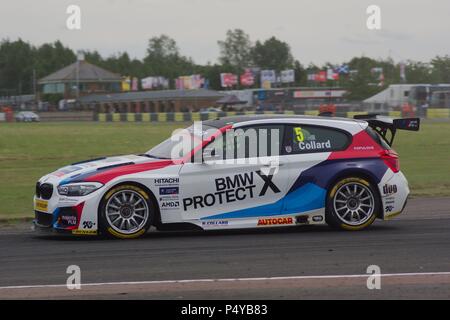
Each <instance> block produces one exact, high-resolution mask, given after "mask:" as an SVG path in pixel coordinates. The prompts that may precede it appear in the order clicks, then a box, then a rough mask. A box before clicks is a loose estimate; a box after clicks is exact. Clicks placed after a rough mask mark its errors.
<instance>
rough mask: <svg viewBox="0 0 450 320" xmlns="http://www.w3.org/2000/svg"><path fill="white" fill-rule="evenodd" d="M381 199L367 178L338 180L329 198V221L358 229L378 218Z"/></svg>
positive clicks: (344, 227)
mask: <svg viewBox="0 0 450 320" xmlns="http://www.w3.org/2000/svg"><path fill="white" fill-rule="evenodd" d="M379 208H380V199H379V196H378V193H377V192H376V189H375V187H374V186H372V184H371V183H370V182H369V181H367V180H366V179H363V178H359V177H349V178H345V179H342V180H340V181H338V182H337V183H336V184H335V185H334V186H333V188H332V189H331V191H330V192H329V195H328V199H327V215H326V218H327V223H328V224H329V225H331V226H332V227H336V228H339V229H343V230H350V231H358V230H363V229H365V228H367V227H369V226H370V225H371V224H372V223H373V222H374V221H375V219H376V217H377V213H378V211H379Z"/></svg>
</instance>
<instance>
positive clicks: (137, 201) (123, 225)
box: [99, 184, 155, 239]
mask: <svg viewBox="0 0 450 320" xmlns="http://www.w3.org/2000/svg"><path fill="white" fill-rule="evenodd" d="M154 213H155V209H154V206H153V203H152V201H151V198H150V196H149V194H148V193H147V192H146V191H145V190H144V189H142V188H141V187H138V186H135V185H131V184H130V185H120V186H117V187H115V188H113V189H111V190H109V191H108V192H107V193H106V194H105V196H104V197H103V199H102V201H101V204H100V215H99V216H100V228H101V231H102V233H104V234H106V235H108V236H112V237H115V238H119V239H132V238H138V237H140V236H142V235H143V234H145V233H146V232H147V230H148V229H149V228H150V225H151V224H152V222H153V218H154V216H155V214H154Z"/></svg>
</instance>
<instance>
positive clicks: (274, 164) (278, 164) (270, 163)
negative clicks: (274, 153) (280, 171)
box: [263, 161, 285, 168]
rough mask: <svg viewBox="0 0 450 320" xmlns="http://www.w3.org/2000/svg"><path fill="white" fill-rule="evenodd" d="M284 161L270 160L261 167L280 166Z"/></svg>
mask: <svg viewBox="0 0 450 320" xmlns="http://www.w3.org/2000/svg"><path fill="white" fill-rule="evenodd" d="M284 165H285V163H284V162H282V161H270V162H268V163H266V164H264V165H263V167H267V168H271V167H282V166H284Z"/></svg>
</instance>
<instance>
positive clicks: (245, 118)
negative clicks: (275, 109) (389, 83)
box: [203, 114, 364, 128]
mask: <svg viewBox="0 0 450 320" xmlns="http://www.w3.org/2000/svg"><path fill="white" fill-rule="evenodd" d="M299 120H300V121H299ZM308 120H311V121H314V122H317V121H320V122H322V121H323V124H324V125H327V124H328V125H332V122H336V121H344V122H347V123H349V124H352V123H354V124H359V123H361V122H364V121H361V120H354V119H349V118H339V117H321V116H304V115H285V114H275V115H267V114H260V115H242V116H233V117H223V118H217V119H212V120H207V121H204V122H203V124H204V125H207V126H210V127H214V128H223V127H225V126H227V125H230V124H231V125H237V124H241V123H247V122H250V123H249V124H251V122H254V123H255V124H256V123H266V122H267V123H277V122H278V123H288V122H289V121H292V122H293V123H295V122H308Z"/></svg>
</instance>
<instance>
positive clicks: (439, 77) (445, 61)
mask: <svg viewBox="0 0 450 320" xmlns="http://www.w3.org/2000/svg"><path fill="white" fill-rule="evenodd" d="M431 66H432V68H433V71H432V72H433V78H434V79H435V81H436V82H439V83H450V57H449V56H445V57H440V56H437V57H436V58H434V59H433V60H431Z"/></svg>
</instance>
